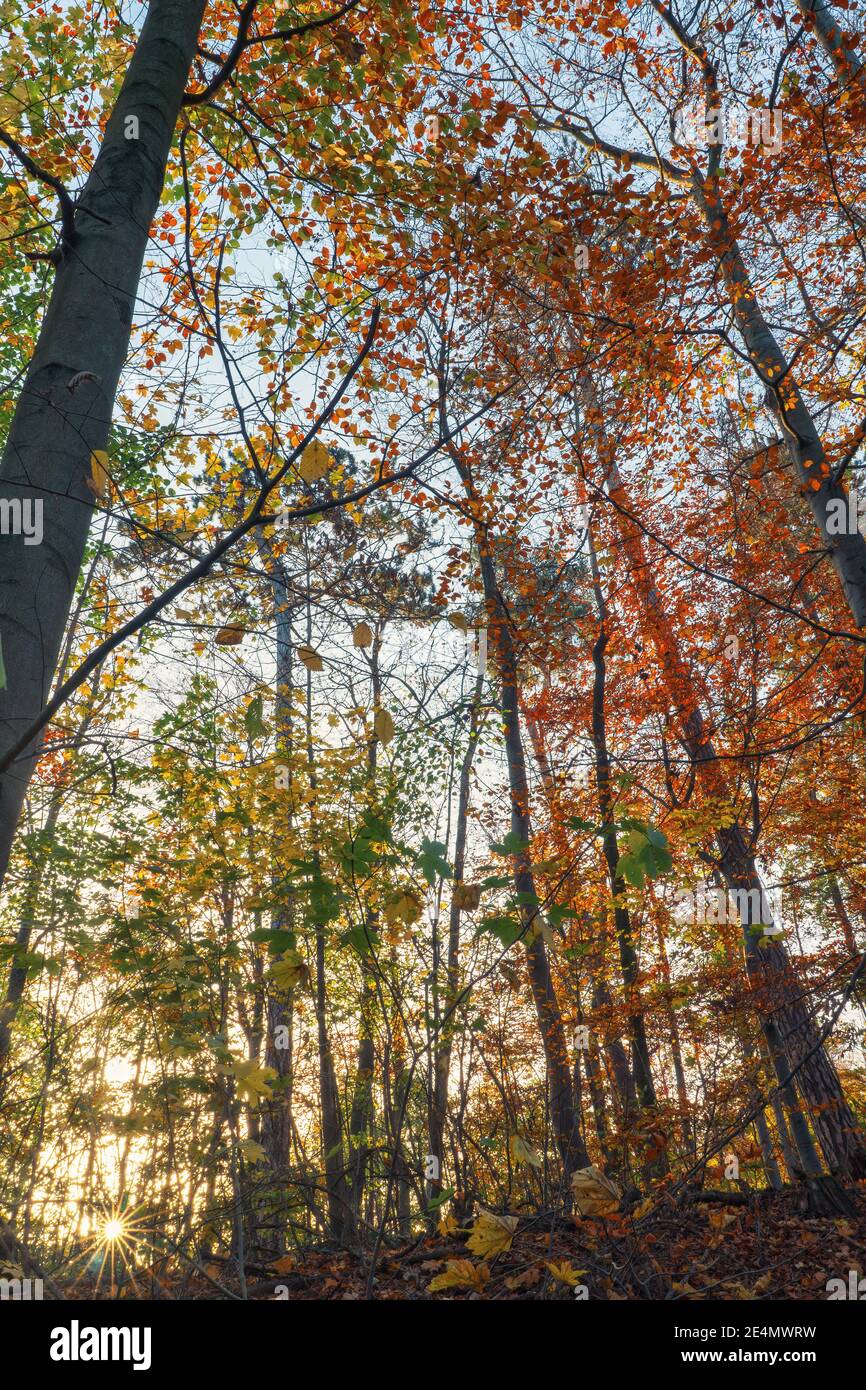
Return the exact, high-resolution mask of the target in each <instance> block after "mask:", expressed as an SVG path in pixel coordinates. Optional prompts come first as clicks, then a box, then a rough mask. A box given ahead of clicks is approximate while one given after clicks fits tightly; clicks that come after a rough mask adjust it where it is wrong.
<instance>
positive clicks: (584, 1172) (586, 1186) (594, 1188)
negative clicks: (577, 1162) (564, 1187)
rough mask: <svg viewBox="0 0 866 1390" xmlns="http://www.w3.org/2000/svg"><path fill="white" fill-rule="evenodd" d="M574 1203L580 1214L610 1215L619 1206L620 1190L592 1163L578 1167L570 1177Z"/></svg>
mask: <svg viewBox="0 0 866 1390" xmlns="http://www.w3.org/2000/svg"><path fill="white" fill-rule="evenodd" d="M571 1190H572V1192H573V1193H574V1200H575V1205H576V1207H577V1209H578V1211H579V1212H580V1215H581V1216H611V1215H613V1213H614V1212H615V1211H616V1210H617V1208H618V1207H619V1201H620V1198H621V1197H622V1191H621V1189H620V1188H619V1187H617V1185H616V1183H615V1182H611V1180H610V1178H606V1177H605V1175H604V1173H601V1172H599V1170H598V1168H596V1167H594V1166H593V1165H592V1164H590V1165H589V1167H588V1168H578V1170H577V1172H576V1173H574V1174H573V1176H572V1179H571Z"/></svg>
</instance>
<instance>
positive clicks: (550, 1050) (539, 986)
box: [479, 536, 589, 1178]
mask: <svg viewBox="0 0 866 1390" xmlns="http://www.w3.org/2000/svg"><path fill="white" fill-rule="evenodd" d="M479 551H480V569H481V580H482V585H483V588H484V601H485V605H486V608H487V616H488V623H489V625H490V629H491V637H492V646H493V651H494V654H495V658H496V665H497V667H498V673H499V680H500V691H501V700H502V722H503V728H504V735H505V757H506V763H507V766H508V784H509V792H510V798H511V831H512V834H513V835H514V836H515V837H516V838H517V839H518V840H519V841H521V842H522V843H524V844H526V845H528V844H529V843H530V841H531V839H532V824H531V820H530V815H529V782H528V779H527V775H526V758H525V755H524V751H523V739H522V737H521V733H520V703H519V694H518V675H517V654H516V652H515V650H514V642H513V639H512V636H511V630H510V627H509V624H508V615H507V613H506V612H505V607H504V604H503V602H502V598H501V595H500V592H499V586H498V584H497V581H496V572H495V569H494V565H493V559H492V557H491V554H490V549H489V543H488V541H487V537H486V536H482V537H481V538H480V544H479ZM512 863H513V866H514V867H513V874H514V889H515V892H516V894H517V895H518V901H520V902H521V903H522V904H529V903H531V902H532V901H533V900H534V901H537V900H538V899H537V894H536V890H535V876H534V873H533V867H532V858H531V854H530V851H529V850H528V849H524V850H522V851H521V852H520V853H518V854H515V855H514V856H513V860H512ZM521 914H522V916H523V918H524V921H525V925H526V927H527V929H528V930H527V939H526V941H525V943H524V944H525V948H526V957H527V964H528V967H529V979H530V984H531V986H532V997H533V999H534V1001H535V1009H536V1013H537V1015H538V1026H539V1030H540V1032H541V1041H542V1046H543V1048H544V1057H545V1062H546V1064H547V1079H548V1084H549V1087H550V1114H551V1118H552V1121H553V1127H554V1130H555V1133H556V1142H557V1147H558V1149H559V1152H560V1155H561V1157H562V1165H563V1171H564V1173H565V1176H566V1178H567V1177H569V1176H570V1175H571V1173H573V1172H574V1170H575V1169H576V1168H584V1167H586V1165H587V1164H588V1163H589V1157H588V1155H587V1152H586V1148H585V1146H584V1142H583V1136H582V1135H581V1132H580V1120H579V1116H577V1115H576V1114H575V1109H574V1090H573V1086H572V1079H571V1071H570V1068H569V1058H568V1046H567V1044H566V1040H565V1029H564V1028H563V1023H562V1011H561V1009H560V1007H559V1000H558V999H557V996H556V989H555V986H554V983H553V975H552V973H551V970H550V962H549V960H548V958H547V950H546V948H545V944H544V937H543V936H542V934H541V932H540V931H539V930H537V928H538V926H539V925H540V921H541V918H540V913H539V911H538V910H537V909H533V908H530V907H528V906H523V907H522V908H521ZM530 933H532V935H530Z"/></svg>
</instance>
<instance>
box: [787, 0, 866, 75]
mask: <svg viewBox="0 0 866 1390" xmlns="http://www.w3.org/2000/svg"><path fill="white" fill-rule="evenodd" d="M796 3H797V9H798V10H799V11H800V14H801V15H802V16H803V18H804V19H805V20H806V21H807V22H808V23H809V25H810V27H811V28H813V29H814V32H815V37H816V38H817V40H818V42H819V43H820V45H821V47H822V48H823V50H824V52H825V53H826V54H827V57H828V58H829V59H830V61H831V63H832V64H833V68H834V71H835V73H836V76H837V78H838V80H839V83H840V85H841V86H844V85H845V83H846V82H849V81H850V80H851V78H852V77H859V76H860V74H861V72H862V71H863V64H862V62H861V61H860V59H859V58H858V56H857V54H856V52H855V51H854V50H853V49H851V48H846V47H845V44H844V43H843V41H842V36H843V34H844V32H845V30H844V28H843V26H842V23H841V21H840V20H838V19H836V17H835V16H834V14H833V10H832V8H831V6H830V5H828V4H827V3H826V0H796Z"/></svg>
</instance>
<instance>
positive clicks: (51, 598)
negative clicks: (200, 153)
mask: <svg viewBox="0 0 866 1390" xmlns="http://www.w3.org/2000/svg"><path fill="white" fill-rule="evenodd" d="M203 11H204V0H152V3H151V4H150V6H149V8H148V12H147V17H146V19H145V21H144V25H143V27H142V31H141V35H140V37H139V40H138V43H137V44H136V47H135V52H134V54H133V56H132V60H131V62H130V65H129V68H128V69H127V73H126V77H125V78H124V82H123V86H122V88H121V91H120V94H119V96H118V98H117V102H116V104H115V107H114V110H113V111H112V113H111V116H110V118H109V121H108V125H107V126H106V130H105V135H104V137H103V141H102V145H101V147H100V150H99V153H98V155H97V157H96V161H95V163H94V166H93V169H92V171H91V174H90V176H89V178H88V179H87V182H86V184H85V187H84V190H83V192H82V194H81V196H80V198H79V199H78V201H77V204H76V212H75V225H74V233H73V236H72V239H71V244H69V245H65V246H63V248H62V255H61V258H60V263H59V265H58V268H57V274H56V276H55V280H54V287H53V290H52V293H51V299H50V301H49V304H48V309H47V311H46V314H45V318H44V321H43V323H42V328H41V331H40V334H39V340H38V342H37V344H36V350H35V352H34V355H33V360H32V361H31V363H30V366H29V368H28V371H27V376H26V378H25V381H24V386H23V388H22V391H21V395H20V398H19V401H18V405H17V408H16V410H15V415H14V417H13V420H12V424H11V427H10V430H9V436H8V439H7V442H6V448H5V450H4V453H3V460H2V464H0V499H2V498H9V499H21V500H22V501H23V500H26V499H36V500H39V501H41V503H42V505H43V517H44V532H45V535H44V541H43V544H42V545H40V546H30V545H25V544H24V538H23V537H16V536H8V537H5V538H4V540H3V549H2V561H0V637H2V642H3V656H4V663H5V666H6V671H7V673H8V683H7V688H6V689H4V690H0V760H2V759H3V758H6V757H8V756H9V755H10V753H11V750H12V749H14V748H15V747H16V746H17V745H18V744H19V742H20V740H21V739H22V737H23V736H24V735H25V734H26V731H27V729H28V728H29V727H30V725H31V724H32V722H33V721H34V720H35V719H36V718H37V717H38V716H39V714H40V712H41V711H42V708H43V706H44V704H45V699H46V696H47V693H48V689H49V686H50V684H51V678H52V675H53V672H54V668H55V665H56V663H57V657H58V653H59V651H60V645H61V642H62V639H63V631H64V628H65V625H66V621H67V618H68V616H69V612H70V608H71V605H72V599H73V594H74V590H75V584H76V581H77V579H78V574H79V570H80V569H81V562H82V558H83V555H84V546H85V542H86V540H87V533H88V529H89V526H90V518H91V515H92V512H93V506H94V500H95V499H94V493H93V491H92V489H91V488H90V487H89V486H88V479H91V478H92V477H93V470H92V463H91V456H92V453H93V452H94V451H95V450H105V449H107V447H108V439H109V429H110V426H111V415H112V410H113V407H114V398H115V393H116V390H117V383H118V380H119V378H120V373H121V370H122V368H123V364H124V361H125V359H126V354H127V349H128V346H129V335H130V329H131V325H132V318H133V310H134V307H135V298H136V292H137V289H138V282H139V277H140V274H141V266H142V262H143V259H144V253H145V248H146V246H147V240H148V234H149V231H150V225H151V222H152V221H153V217H154V214H155V212H156V210H157V207H158V205H159V200H160V196H161V194H162V186H163V180H164V178H165V171H166V164H167V161H168V154H169V150H170V147H171V142H172V136H173V134H174V129H175V124H176V122H177V118H178V113H179V111H180V106H181V98H182V96H183V91H184V87H185V85H186V81H187V77H188V75H189V71H190V66H191V63H192V59H193V56H194V54H195V50H196V42H197V39H198V33H199V28H200V25H201V20H202V14H203ZM132 136H137V138H130V137H132ZM76 378H77V380H76ZM108 471H109V473H110V471H111V468H110V465H109V470H108ZM40 742H41V740H40V739H37V740H35V741H31V743H29V744H28V745H26V746H25V748H24V749H23V750H22V751H21V752H20V753H19V754H18V755H17V756H16V757H15V758H14V761H12V763H11V765H10V766H8V767H6V769H5V770H4V771H3V772H2V775H0V878H2V876H3V875H4V874H5V872H6V867H7V864H8V862H9V854H10V850H11V847H12V840H13V836H14V833H15V826H16V824H17V821H18V816H19V813H20V810H21V805H22V802H23V799H24V794H25V791H26V788H27V783H28V781H29V779H30V775H31V773H32V770H33V767H34V764H35V760H36V757H37V753H38V747H39V744H40Z"/></svg>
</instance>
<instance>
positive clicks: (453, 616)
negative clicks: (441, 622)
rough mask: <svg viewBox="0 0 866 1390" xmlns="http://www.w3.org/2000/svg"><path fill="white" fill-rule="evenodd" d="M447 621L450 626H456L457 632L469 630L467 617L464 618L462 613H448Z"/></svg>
mask: <svg viewBox="0 0 866 1390" xmlns="http://www.w3.org/2000/svg"><path fill="white" fill-rule="evenodd" d="M448 621H449V623H450V624H451V626H452V627H456V628H457V631H458V632H468V631H469V619H468V618H464V616H463V614H462V613H449V614H448Z"/></svg>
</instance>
